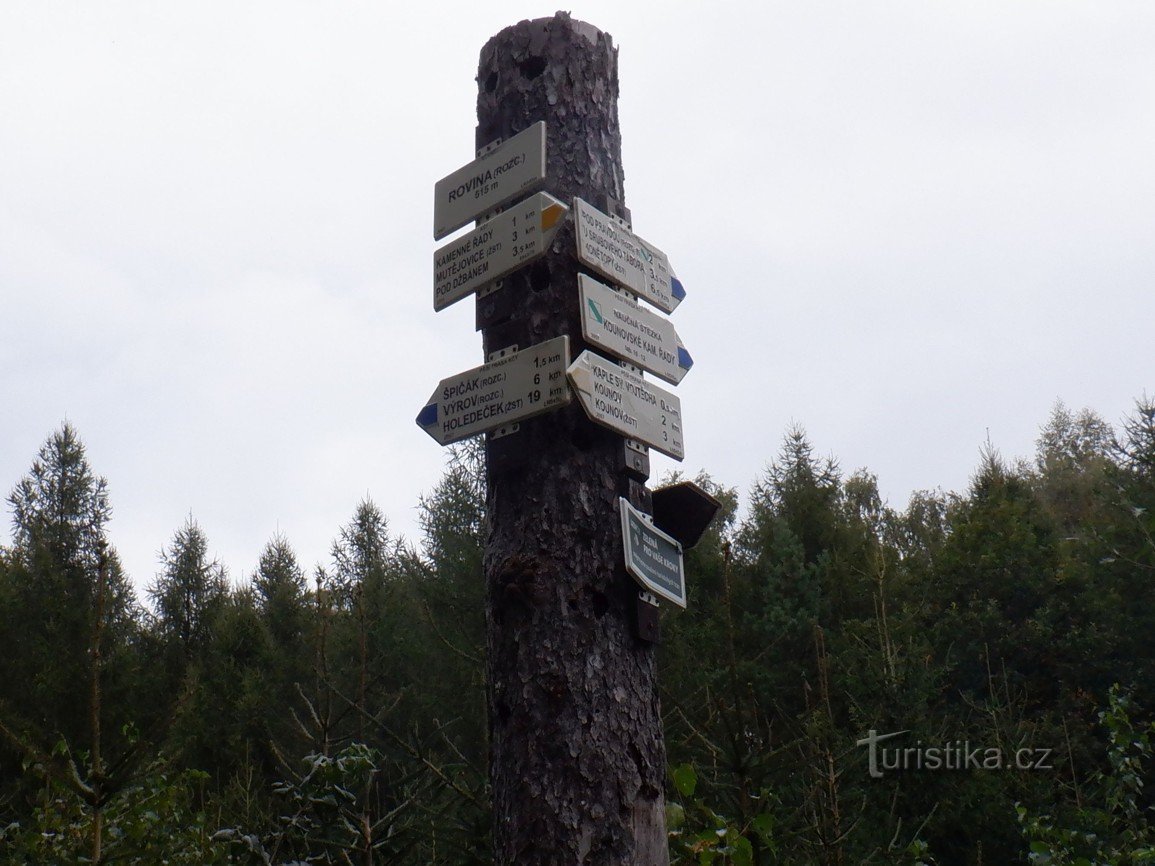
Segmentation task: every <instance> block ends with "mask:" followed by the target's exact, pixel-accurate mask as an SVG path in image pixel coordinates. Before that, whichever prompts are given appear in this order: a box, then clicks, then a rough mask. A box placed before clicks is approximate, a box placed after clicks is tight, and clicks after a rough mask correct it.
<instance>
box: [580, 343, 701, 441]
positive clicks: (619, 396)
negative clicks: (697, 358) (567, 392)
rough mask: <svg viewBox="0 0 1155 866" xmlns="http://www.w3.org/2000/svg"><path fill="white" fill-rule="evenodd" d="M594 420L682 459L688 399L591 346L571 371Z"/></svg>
mask: <svg viewBox="0 0 1155 866" xmlns="http://www.w3.org/2000/svg"><path fill="white" fill-rule="evenodd" d="M566 372H567V373H568V375H569V381H570V384H571V385H573V388H574V390H575V391H577V393H578V399H579V400H581V404H582V408H583V409H585V412H586V414H587V415H588V416H589V417H590V420H591V421H594V422H596V423H598V424H601V425H603V426H605V427H609V428H610V429H611V430H616V431H617V432H619V433H621V434H622V435H623V436H628V437H629V438H631V439H636V440H637V441H639V442H641V443H643V444H645V445H649V446H651V447H653V448H654V449H656V450H658V451H661V452H662V453H663V454H667V455H669V456H670V457H673V458H674V459H675V460H681V459H682V458H684V457H685V456H686V451H685V448H684V447H683V445H682V404H681V401H680V400H678V398H677V397H675V396H674V395H673V394H671V393H670V392H669V391H666V390H664V389H662V388H659V387H657V386H656V385H653V384H651V383H649V382H647V381H646V380H645V379H643V378H642V377H641V376H639V375H637V374H636V373H631V372H630V371H629V370H626V369H624V368H623V367H619V366H618V365H617V364H615V363H614V362H613V361H607V360H606V359H605V358H603V357H601V356H600V355H597V354H595V353H594V352H591V351H589V350H588V349H587V350H586V351H584V352H582V353H581V355H579V356H578V359H577V360H576V361H574V362H573V363H572V364H571V365H570V367H569V370H567V371H566Z"/></svg>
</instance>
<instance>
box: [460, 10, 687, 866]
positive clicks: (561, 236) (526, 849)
mask: <svg viewBox="0 0 1155 866" xmlns="http://www.w3.org/2000/svg"><path fill="white" fill-rule="evenodd" d="M477 81H478V102H477V114H478V126H477V146H478V148H479V150H480V149H483V148H485V147H486V146H488V145H490V144H493V143H494V142H495V141H498V140H508V139H509V138H511V137H512V136H514V135H515V134H517V133H518V132H521V131H522V130H525V129H527V128H528V127H530V126H531V125H532V124H534V123H536V122H537V121H545V123H546V130H547V132H546V179H545V181H544V184H543V185H542V186H541V188H542V189H544V191H545V192H548V193H550V194H551V195H553V196H555V197H556V198H557V199H559V200H560V201H563V202H566V203H572V202H573V201H574V200H575V199H578V198H580V199H582V200H583V201H585V202H589V203H590V204H592V205H593V206H594V207H596V208H597V209H599V210H600V211H602V212H603V213H605V214H609V215H611V216H618V217H625V218H628V212H627V211H626V209H625V205H624V192H623V172H622V162H621V135H620V132H619V129H618V111H617V98H618V77H617V50H616V48H615V47H614V46H613V44H612V42H611V40H610V37H609V36H608V35H607V34H605V33H602V32H601V31H599V30H597V29H595V28H594V27H591V26H590V25H588V24H584V23H581V22H579V21H575V20H573V19H572V18H570V17H569V16H568V15H566V14H564V13H560V12H559V13H558V14H557V15H556V16H555V17H553V18H548V19H539V20H536V21H523V22H521V23H520V24H517V25H515V26H512V27H509V28H507V29H505V30H503V31H502V32H500V33H499V34H497V35H496V36H494V37H493V38H492V39H491V40H490V41H489V42H488V43H487V44H486V45H485V47H484V49H483V50H482V52H481V62H480V65H479V68H478V76H477ZM498 286H499V287H498V288H497V289H496V290H495V291H491V292H488V293H487V292H483V293H482V294H481V295H480V296H479V297H478V298H477V301H476V303H477V326H478V328H479V329H480V330H481V331H482V333H483V340H484V347H485V353H486V356H487V357H489V356H490V355H491V354H492V353H495V352H498V351H499V350H502V349H507V348H510V347H513V346H516V347H518V348H525V347H527V346H532V345H535V344H538V343H541V342H543V341H545V340H549V339H551V338H554V337H558V336H560V335H562V334H567V335H569V337H570V341H571V343H572V354H573V356H574V357H577V355H578V354H579V353H580V351H581V350H582V349H583V348H586V346H585V344H584V343H583V342H582V339H581V335H582V324H581V314H580V308H579V291H578V261H577V258H576V240H575V236H574V222H573V219H572V218H571V219H568V220H566V222H565V224H564V225H563V226H562V227H561V228H560V230H559V231H558V233H557V234H556V235H555V236H554V238H553V242H552V244H551V245H550V248H549V249H548V250H547V251H546V253H545V254H544V255H542V256H540V257H538V258H536V259H535V260H534V261H533V262H532V263H531V264H528V265H526V266H525V267H523V268H521V269H520V270H518V271H516V272H515V273H513V274H512V275H510V276H508V277H506V278H505V279H504V280H502V281H500V283H499V284H498ZM486 450H487V481H488V502H487V506H488V513H489V521H490V525H489V536H488V541H487V545H486V551H485V579H486V586H487V603H486V617H487V624H488V672H487V690H488V704H489V713H490V733H491V771H490V775H491V780H492V785H493V809H494V846H495V854H496V857H495V862H496V863H498V864H503V866H505V864H517V866H529V864H547V863H548V864H565V866H575V864H637V866H664V864H667V863H668V861H669V857H668V853H667V840H666V830H665V817H664V811H665V801H664V793H663V785H664V780H665V773H666V754H665V746H664V744H663V741H662V726H661V718H660V714H659V706H658V697H657V683H656V667H655V655H654V645H653V644H652V643H648V642H646V641H643V640H640V639H639V637H638V634H637V624H636V623H637V619H638V603H639V602H638V588H637V586H636V585H635V584H634V583H633V582H632V581H631V580H630V579H629V578H628V577H626V576H625V575H624V567H623V556H622V546H621V517H620V509H619V505H618V498H619V497H620V496H624V497H626V498H627V499H628V500H629V501H630V502H632V503H633V504H634V505H635V506H636V507H638V508H640V509H641V510H643V511H646V512H649V511H650V510H651V503H650V500H649V497H650V494H649V491H648V490H647V489H646V487H645V484H644V482H645V479H646V477H647V476H648V472H649V463H648V457H647V456H646V455H645V454H644V453H639V452H638V451H637V450H630V449H629V448H627V447H626V446H625V444H624V440H623V438H622V437H621V436H620V435H618V434H616V433H614V432H612V431H610V430H607V429H605V428H603V427H600V426H597V425H595V424H593V423H592V422H591V421H590V420H588V418H587V417H586V415H585V414H584V412H583V410H582V408H581V406H580V405H579V404H578V401H576V400H574V401H571V402H570V404H569V405H567V406H565V407H564V408H562V409H560V410H557V411H554V412H551V413H548V414H544V415H539V416H537V417H535V418H532V419H530V420H528V421H525V422H522V423H521V425H520V429H518V430H517V431H516V432H512V433H507V434H506V435H502V436H499V437H496V438H494V437H492V436H491V437H490V438H489V440H488V444H487V449H486Z"/></svg>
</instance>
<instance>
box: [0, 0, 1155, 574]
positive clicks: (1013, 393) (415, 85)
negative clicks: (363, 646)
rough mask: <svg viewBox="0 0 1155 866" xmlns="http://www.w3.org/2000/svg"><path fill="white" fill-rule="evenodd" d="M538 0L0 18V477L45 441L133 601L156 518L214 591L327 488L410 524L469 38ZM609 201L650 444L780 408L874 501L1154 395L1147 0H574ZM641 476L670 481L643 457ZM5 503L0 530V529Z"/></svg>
mask: <svg viewBox="0 0 1155 866" xmlns="http://www.w3.org/2000/svg"><path fill="white" fill-rule="evenodd" d="M555 9H556V7H552V6H542V5H540V4H529V3H510V2H491V3H447V2H440V3H421V4H395V3H382V2H350V0H326V2H324V3H320V2H312V3H302V2H286V0H277V2H248V3H234V2H230V3H224V2H206V0H198V2H181V3H175V2H171V3H165V2H115V3H114V2H53V0H35V2H20V0H5V2H4V3H2V4H0V407H2V409H0V418H2V419H3V421H2V423H0V488H3V491H4V492H5V493H6V492H7V491H9V490H11V489H12V487H13V486H14V485H15V483H16V482H17V480H18V479H19V478H20V477H21V476H22V475H23V474H24V473H25V472H27V470H28V468H29V466H30V464H31V462H32V460H33V458H34V457H35V454H36V451H37V449H38V448H39V447H40V445H41V443H42V442H43V441H44V439H45V438H46V437H47V436H48V435H49V434H50V433H51V432H52V431H53V430H54V429H56V428H58V427H59V425H60V424H61V422H62V421H64V420H65V419H67V420H69V421H71V422H72V423H73V424H74V425H75V426H76V427H77V428H78V430H79V431H80V434H81V436H82V437H83V439H84V441H85V443H86V444H87V446H88V450H89V457H90V460H91V462H92V464H93V466H94V468H95V470H96V471H97V472H98V473H100V474H102V475H104V476H106V477H107V478H108V481H109V485H110V490H111V495H112V504H113V508H114V519H113V522H112V524H111V527H110V529H111V534H112V538H113V541H114V543H115V544H116V546H117V548H118V550H119V551H120V553H121V557H122V559H123V560H124V562H125V563H126V565H127V567H128V570H129V572H130V574H131V575H132V577H133V578H134V580H135V581H136V582H137V584H138V585H139V586H141V587H143V586H145V585H147V584H148V583H150V582H151V581H152V580H153V578H154V575H155V573H156V571H157V570H158V563H157V551H158V550H159V549H160V548H161V546H162V545H164V544H166V543H167V542H168V540H169V539H170V538H171V536H172V534H173V532H174V530H175V529H176V528H177V527H179V526H180V525H181V523H182V522H183V521H184V520H185V518H186V516H187V515H189V514H190V513H191V514H192V515H193V516H194V517H195V518H196V520H197V521H198V522H199V523H200V524H201V525H202V527H203V528H204V529H205V531H206V533H207V534H208V537H209V541H210V547H211V549H212V550H213V551H215V552H216V553H217V554H218V555H219V556H220V558H221V560H222V561H223V562H224V563H225V564H226V565H227V566H228V567H229V569H230V571H231V573H232V575H233V577H234V578H239V577H241V576H242V575H245V574H248V573H250V572H251V571H252V570H253V568H254V567H255V565H256V562H257V558H258V555H259V553H260V550H261V548H262V547H263V545H264V544H265V542H266V541H267V540H268V539H269V538H270V537H271V536H272V535H273V534H274V533H275V532H277V531H281V532H284V533H285V534H286V535H287V536H288V538H289V540H290V541H291V542H292V544H293V545H294V547H295V548H296V550H297V552H298V555H299V556H300V558H301V560H302V562H303V563H304V564H306V565H311V564H313V563H315V562H317V561H321V560H324V559H326V558H327V555H328V548H329V544H330V542H331V540H332V538H333V537H334V536H335V535H336V532H337V530H338V528H339V526H340V525H341V524H343V523H344V522H346V521H347V520H348V519H349V518H350V516H351V515H352V513H353V510H354V508H355V507H356V505H357V503H358V501H359V500H360V499H361V498H362V497H364V496H366V495H369V496H371V497H372V498H373V499H374V500H375V501H376V502H377V504H378V505H379V506H380V507H381V508H382V510H383V511H384V512H385V513H386V515H387V516H388V518H389V520H390V523H391V525H392V527H393V529H394V530H395V531H396V532H399V533H403V534H405V535H406V536H409V537H411V538H416V536H417V523H416V516H417V511H416V504H417V500H418V496H419V495H420V494H421V493H422V492H428V491H429V490H430V489H431V488H432V487H433V485H434V484H435V483H436V481H437V479H438V477H439V475H440V472H441V468H442V466H443V460H444V454H443V453H442V449H441V448H439V447H438V446H437V445H436V444H435V443H434V442H433V441H432V440H431V439H430V438H429V437H428V436H426V435H425V434H424V433H423V432H422V431H421V430H420V429H419V428H418V427H417V426H416V424H415V423H414V416H415V415H416V414H417V412H418V410H419V409H420V408H421V407H422V405H423V404H424V402H425V398H426V397H428V395H429V393H430V392H431V391H432V390H433V387H434V386H435V385H436V383H437V381H438V380H439V379H441V378H442V377H444V376H448V375H450V374H452V373H456V372H459V371H461V370H464V369H466V368H468V367H471V366H474V365H476V364H478V363H480V361H481V341H480V337H479V335H477V334H476V333H475V332H474V330H473V304H472V303H471V302H464V303H461V304H458V305H456V306H454V307H452V308H450V309H448V310H446V311H443V312H441V313H434V312H433V308H432V268H431V253H432V251H433V249H434V246H435V244H434V243H433V241H432V234H431V224H432V191H433V183H434V182H435V181H436V180H437V179H439V178H440V177H442V176H443V175H445V174H448V173H449V172H450V171H452V170H453V169H455V168H458V167H459V166H460V165H462V164H463V163H465V162H467V161H468V160H469V159H470V158H471V156H472V145H473V129H474V123H475V113H474V106H475V96H476V84H475V82H474V80H473V77H474V75H475V74H476V68H477V56H478V52H479V50H480V48H481V46H482V45H483V44H484V43H485V41H486V40H487V39H488V38H489V37H490V36H491V35H492V34H494V33H496V32H497V31H498V30H500V29H501V28H503V27H505V26H507V25H509V24H512V23H515V22H516V21H518V20H520V19H522V18H527V17H541V16H547V15H552V14H553V12H554V11H555ZM570 11H572V13H573V15H574V16H575V17H577V18H580V19H583V20H586V21H588V22H590V23H592V24H594V25H596V26H598V27H600V28H602V29H603V30H606V31H608V32H609V33H610V34H612V35H613V37H614V40H615V42H616V44H617V45H618V46H619V47H620V56H619V57H620V76H621V102H620V117H621V127H622V135H623V142H624V143H623V158H624V163H625V169H626V195H627V203H628V204H629V206H630V208H631V210H632V212H633V218H634V228H635V230H636V231H637V233H638V234H639V235H640V236H641V237H643V238H645V239H646V240H648V241H650V242H652V243H653V244H655V245H657V246H658V247H661V248H662V249H663V250H664V251H665V252H666V253H667V254H668V255H669V257H670V260H671V263H672V264H673V266H674V268H675V270H676V271H677V273H678V275H679V277H680V278H681V280H682V282H683V283H684V284H685V286H686V290H687V293H688V296H687V299H686V301H685V302H684V303H683V304H682V305H681V306H680V307H679V308H678V310H677V311H676V313H675V314H674V319H675V322H676V324H677V327H678V330H679V332H680V334H681V336H682V338H683V339H684V341H685V343H686V345H687V347H688V348H689V350H690V351H691V353H692V354H693V356H694V359H695V366H694V369H693V370H692V371H691V373H690V374H689V375H688V376H687V377H686V379H685V380H684V381H683V383H682V384H681V385H680V386H678V388H677V391H678V393H679V395H680V397H681V399H682V406H683V413H684V422H685V435H686V452H687V455H686V460H685V462H684V463H683V464H681V466H680V468H681V469H682V470H683V471H685V472H687V473H689V474H691V475H692V474H695V473H696V472H697V471H698V470H699V469H706V470H707V471H709V472H710V473H711V474H712V475H714V477H715V478H716V479H717V480H718V481H720V482H722V483H723V484H727V485H731V486H737V487H738V488H739V489H740V490H742V491H745V490H747V489H748V488H749V486H750V484H751V483H752V482H753V481H754V480H755V479H756V478H757V477H758V475H759V473H760V472H761V471H762V470H763V469H764V468H765V466H766V464H767V462H768V461H769V460H770V459H771V458H772V457H773V456H774V455H775V453H776V452H777V450H778V448H779V445H780V442H781V438H782V435H783V433H784V431H785V430H786V429H787V427H788V426H789V425H790V424H791V423H794V422H796V423H798V424H801V425H802V426H804V427H805V428H806V429H807V431H808V432H809V434H810V437H811V439H812V441H813V443H814V445H815V447H816V449H817V450H818V451H819V452H820V453H823V454H833V455H834V456H835V457H837V458H838V459H839V461H840V462H841V465H842V466H843V468H844V470H846V471H852V470H854V469H855V468H858V467H866V468H868V469H870V470H871V471H873V472H875V473H876V474H877V475H878V476H879V481H880V486H881V489H882V491H883V493H884V495H885V496H886V497H887V498H888V500H889V502H890V504H891V505H892V506H895V507H899V508H901V507H902V506H903V505H904V504H905V503H906V500H907V497H908V496H909V494H910V492H911V491H912V490H914V489H920V488H932V487H937V486H942V487H944V488H947V489H963V488H964V487H965V486H966V484H967V482H968V479H969V476H970V473H971V472H972V470H973V469H974V467H975V465H976V463H977V460H978V454H979V449H980V447H981V445H982V443H983V442H984V440H985V439H986V437H987V431H988V430H989V435H990V439H991V441H992V442H993V443H994V444H995V445H996V446H997V447H999V448H1000V449H1001V451H1002V452H1003V453H1004V455H1007V456H1012V457H1013V456H1029V455H1030V454H1031V453H1032V451H1033V447H1034V440H1035V438H1036V436H1037V433H1038V428H1039V426H1040V425H1041V424H1042V423H1043V422H1044V421H1045V420H1046V418H1047V415H1048V413H1049V411H1050V408H1051V406H1052V405H1053V403H1054V401H1055V400H1056V399H1059V398H1061V399H1063V400H1064V401H1065V402H1066V403H1067V404H1068V405H1069V406H1071V407H1073V408H1079V407H1083V406H1087V407H1090V408H1093V409H1095V410H1097V411H1098V412H1100V413H1101V414H1102V415H1103V416H1104V417H1105V418H1107V419H1108V420H1110V421H1113V422H1118V421H1119V420H1120V419H1121V417H1122V416H1123V415H1124V414H1126V413H1127V412H1129V411H1130V410H1131V408H1132V405H1133V401H1134V399H1135V398H1136V397H1139V396H1140V395H1142V394H1143V393H1144V390H1146V391H1147V392H1148V393H1150V392H1151V391H1152V390H1153V386H1155V378H1153V372H1155V363H1153V361H1155V349H1153V344H1152V336H1151V333H1152V323H1153V322H1155V290H1153V288H1155V244H1153V242H1152V241H1153V239H1155V66H1153V63H1152V50H1151V46H1152V45H1155V4H1152V3H1149V2H1130V3H1112V2H1094V3H1092V2H1085V3H1075V2H1061V0H1045V2H1044V0H1037V2H1017V3H1016V2H1005V0H1004V2H974V0H966V2H961V0H960V2H925V0H917V2H916V0H911V2H845V3H825V2H813V0H807V2H756V3H755V2H751V3H747V2H716V0H715V2H710V3H672V2H668V3H663V4H646V5H643V4H635V5H630V6H627V5H626V4H624V3H622V2H620V0H619V2H612V3H610V2H588V3H584V4H582V5H581V6H575V7H570ZM654 463H655V476H658V475H660V474H661V473H663V472H665V471H667V470H668V469H670V468H673V467H675V465H676V464H674V463H673V462H672V461H669V460H666V459H665V458H657V459H655V461H654ZM8 523H9V515H8V514H7V513H6V514H5V516H4V520H3V528H2V529H0V542H3V541H7V540H8V539H9V538H10V532H9V525H8Z"/></svg>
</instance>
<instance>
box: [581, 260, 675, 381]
mask: <svg viewBox="0 0 1155 866" xmlns="http://www.w3.org/2000/svg"><path fill="white" fill-rule="evenodd" d="M578 289H579V291H580V292H581V309H582V333H583V334H584V335H585V338H586V340H588V341H589V342H590V343H593V344H594V345H595V346H598V347H600V348H602V349H605V350H606V351H607V352H610V353H611V354H613V355H616V356H617V357H619V358H624V359H625V360H627V361H630V362H631V363H633V364H637V365H638V366H639V367H641V368H643V369H645V370H649V371H650V372H651V373H653V374H654V375H655V376H657V377H658V378H660V379H664V380H665V381H667V382H669V383H670V384H671V385H677V384H678V383H679V382H681V381H682V377H684V376H685V375H686V373H688V372H689V371H690V367H691V366H692V365H693V363H694V359H693V358H691V357H690V353H689V352H687V351H686V347H685V346H683V345H682V340H681V338H679V337H678V332H677V330H676V329H675V328H674V323H673V322H671V321H670V320H669V319H667V318H666V317H665V316H660V315H658V314H657V313H652V312H650V311H649V310H646V309H643V308H642V306H641V305H640V304H638V303H637V302H636V301H635V300H634V299H633V298H631V297H629V296H628V295H626V294H625V293H624V292H618V291H614V290H613V289H611V288H610V287H609V286H607V285H605V284H604V283H599V282H598V281H597V280H595V279H594V278H593V277H591V276H588V275H586V274H579V275H578Z"/></svg>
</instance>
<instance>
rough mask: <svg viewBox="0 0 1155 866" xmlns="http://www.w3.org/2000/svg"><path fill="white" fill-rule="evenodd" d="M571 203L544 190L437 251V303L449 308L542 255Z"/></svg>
mask: <svg viewBox="0 0 1155 866" xmlns="http://www.w3.org/2000/svg"><path fill="white" fill-rule="evenodd" d="M567 213H569V208H568V207H567V206H566V205H564V204H562V203H561V202H560V201H558V200H557V199H556V198H554V197H553V196H552V195H549V194H548V193H544V192H539V193H538V194H537V195H534V196H530V197H529V198H527V199H526V200H525V201H523V202H518V203H517V204H515V205H513V206H512V207H510V208H509V209H508V210H506V211H503V212H502V213H500V214H498V215H497V216H495V217H494V218H493V219H491V220H488V221H486V222H484V223H482V224H481V225H480V226H478V227H477V228H476V229H474V230H473V231H471V232H470V233H469V234H467V235H465V237H462V238H459V239H458V240H455V241H451V242H450V243H447V244H446V245H445V246H443V247H441V248H440V249H438V250H436V251H435V252H434V253H433V309H435V310H444V309H445V308H446V307H448V306H449V305H450V304H453V303H456V302H457V301H460V300H461V299H462V298H464V297H466V296H467V295H470V294H472V293H473V292H476V291H477V290H478V289H480V288H481V287H482V286H484V285H485V284H486V283H489V282H492V281H493V280H497V279H500V278H501V277H504V276H505V275H506V274H508V273H510V272H512V271H515V270H517V269H518V268H520V267H521V266H522V265H524V264H525V263H526V262H529V261H531V260H532V259H535V258H537V257H538V256H540V255H541V254H542V253H544V252H545V251H546V250H547V249H549V244H550V241H552V240H553V236H554V235H555V234H557V230H558V229H559V228H560V227H561V223H562V220H564V219H565V215H566V214H567Z"/></svg>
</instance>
